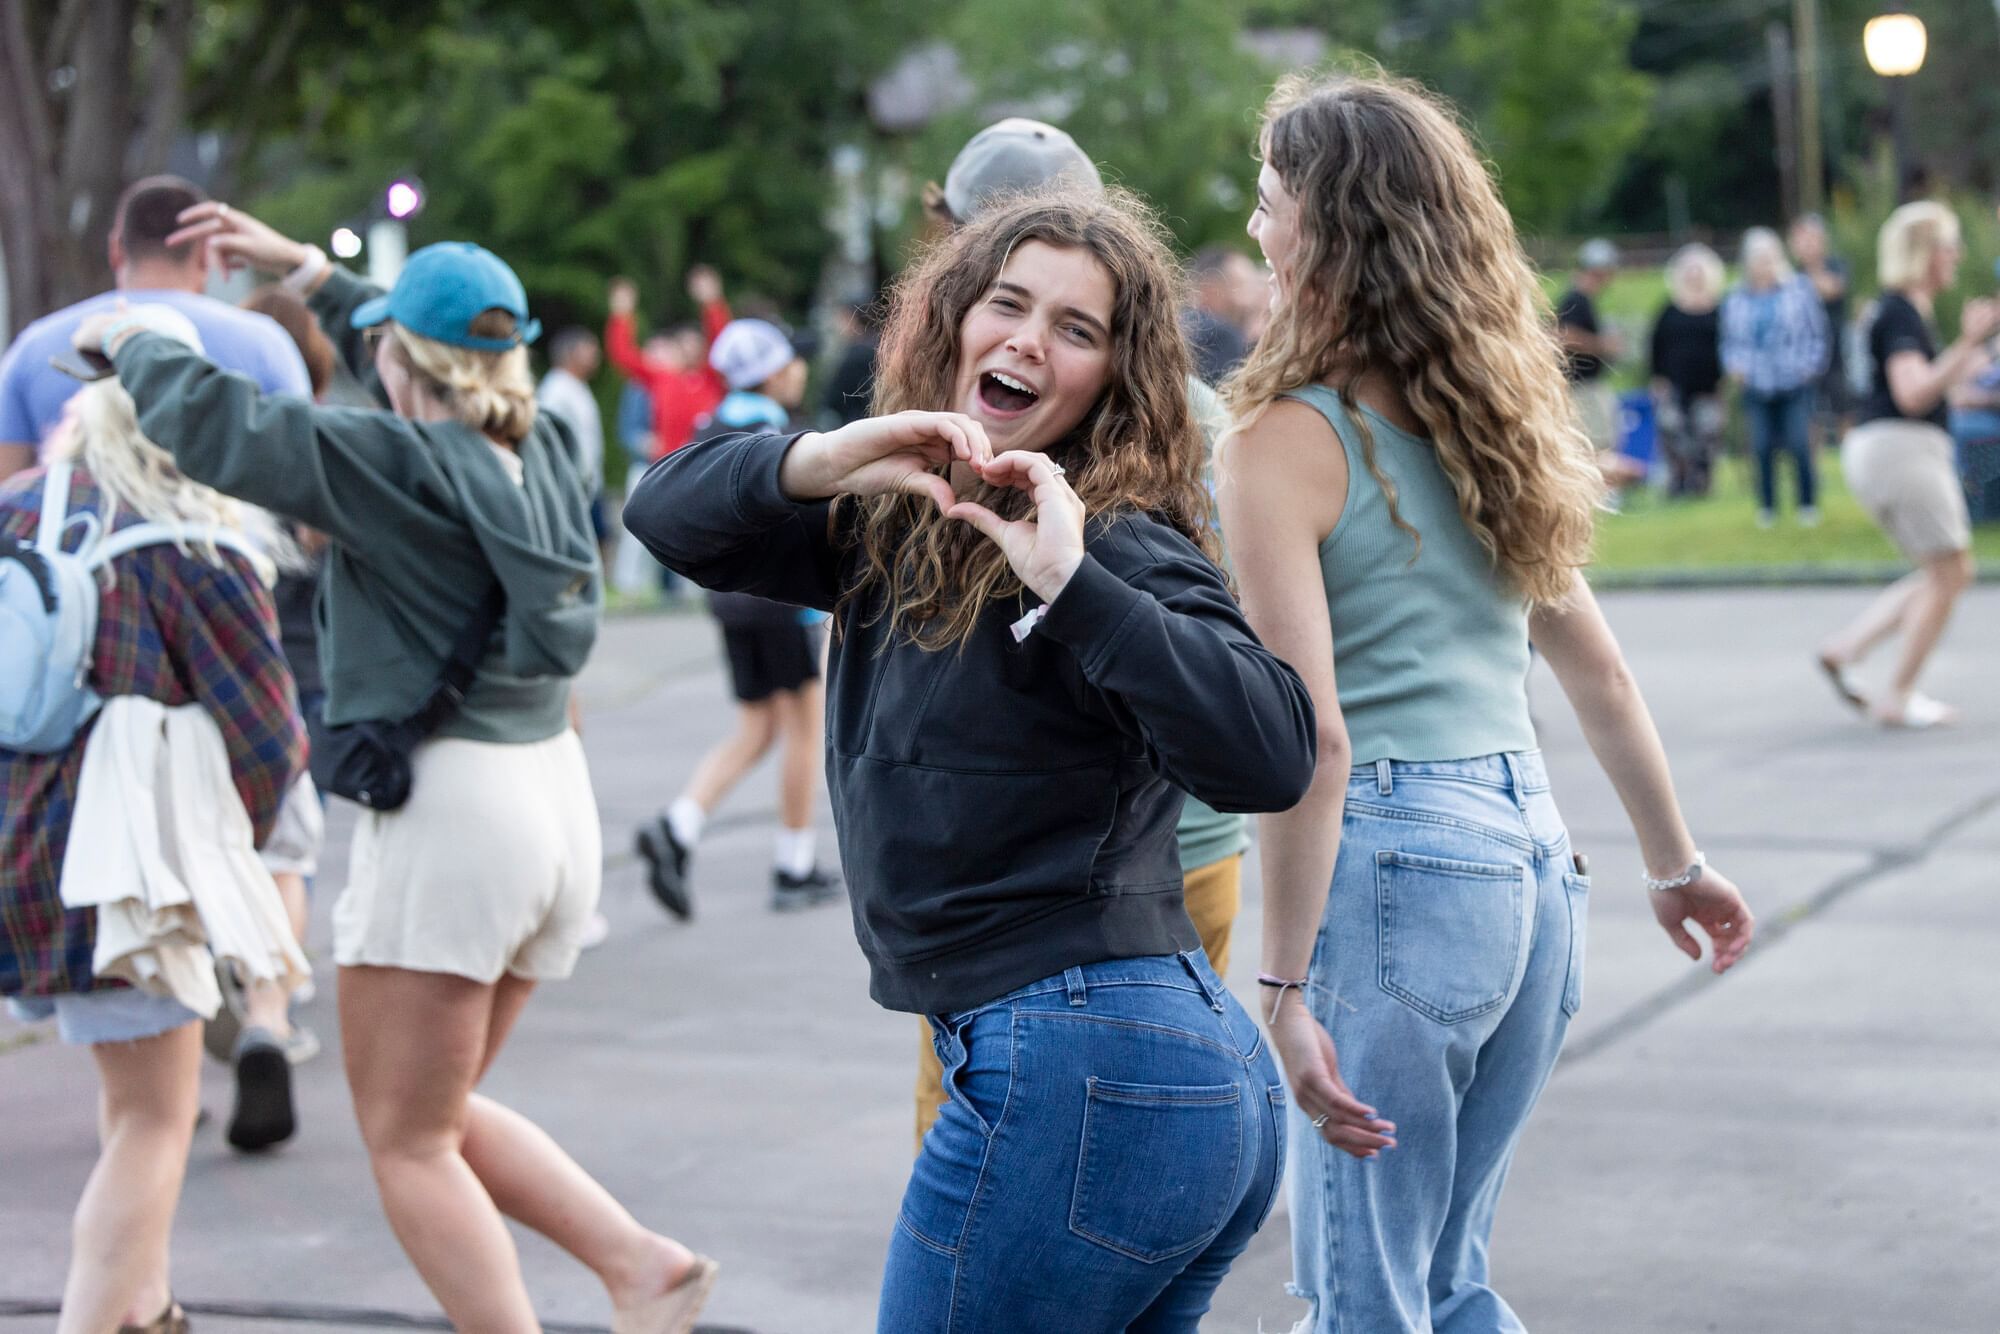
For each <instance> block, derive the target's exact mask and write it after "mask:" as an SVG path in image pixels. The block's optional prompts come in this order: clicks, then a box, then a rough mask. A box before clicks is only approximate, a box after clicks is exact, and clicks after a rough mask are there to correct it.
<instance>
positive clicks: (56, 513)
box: [35, 458, 71, 556]
mask: <svg viewBox="0 0 2000 1334" xmlns="http://www.w3.org/2000/svg"><path fill="white" fill-rule="evenodd" d="M70 471H71V469H70V462H69V460H68V459H67V458H59V459H56V460H55V461H54V462H52V463H50V464H49V470H48V472H47V473H46V474H44V475H43V477H42V517H41V518H40V519H39V520H38V521H37V522H36V525H35V550H37V551H39V552H41V553H42V554H43V555H45V556H53V555H55V554H56V553H57V552H59V551H61V550H62V539H63V524H64V522H65V521H66V520H67V519H68V518H69V478H70Z"/></svg>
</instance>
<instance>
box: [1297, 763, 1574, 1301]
mask: <svg viewBox="0 0 2000 1334" xmlns="http://www.w3.org/2000/svg"><path fill="white" fill-rule="evenodd" d="M1588 889H1589V882H1588V881H1587V880H1586V879H1584V877H1582V876H1580V875H1577V874H1574V873H1573V872H1572V869H1571V859H1570V848H1569V836H1568V835H1567V834H1566V833H1565V832H1564V830H1563V825H1562V818H1561V817H1560V816H1559V815H1558V814H1557V813H1556V807H1555V802H1554V800H1553V799H1552V798H1551V797H1550V795H1549V780H1548V773H1547V771H1546V770H1545V769H1544V768H1543V766H1542V759H1541V755H1540V754H1539V753H1537V752H1526V753H1520V754H1511V755H1488V756H1485V757H1483V758H1480V759H1473V760H1454V761H1449V762H1444V763H1428V764H1405V763H1400V762H1398V763H1390V762H1388V761H1383V762H1382V763H1380V764H1377V765H1374V766H1369V767H1366V768H1363V767H1360V766H1357V767H1356V769H1355V773H1354V777H1353V779H1352V781H1351V782H1350V783H1349V784H1348V789H1347V813H1346V817H1345V820H1344V822H1343V824H1342V826H1341V842H1340V860H1339V862H1338V864H1337V865H1336V866H1335V868H1334V873H1333V892H1332V894H1331V896H1330V897H1329V899H1328V901H1327V906H1326V917H1325V920H1324V921H1323V922H1322V923H1321V926H1320V934H1319V940H1318V942H1317V944H1316V945H1315V947H1314V949H1313V962H1312V979H1313V981H1314V982H1315V983H1316V984H1317V986H1316V987H1315V988H1314V989H1313V990H1311V991H1310V992H1308V995H1307V999H1308V1002H1309V1003H1310V1004H1311V1005H1312V1007H1313V1010H1314V1013H1315V1014H1317V1015H1318V1017H1319V1020H1320V1022H1321V1023H1322V1024H1325V1025H1326V1028H1327V1031H1328V1032H1329V1033H1331V1034H1332V1035H1333V1041H1334V1045H1335V1047H1336V1048H1337V1050H1338V1051H1339V1055H1340V1072H1341V1076H1342V1077H1343V1078H1344V1079H1345V1080H1346V1081H1347V1085H1348V1087H1349V1088H1351V1089H1353V1090H1354V1095H1355V1096H1356V1097H1357V1098H1360V1099H1361V1100H1362V1101H1363V1102H1365V1103H1367V1104H1368V1105H1370V1106H1372V1107H1374V1108H1376V1109H1377V1110H1378V1111H1379V1112H1380V1113H1381V1115H1382V1116H1383V1117H1385V1118H1386V1119H1388V1120H1390V1121H1393V1122H1395V1123H1396V1140H1397V1147H1395V1148H1393V1149H1387V1150H1384V1151H1383V1152H1382V1154H1381V1155H1380V1156H1379V1157H1377V1158H1375V1159H1373V1160H1371V1161H1367V1162H1364V1161H1362V1160H1360V1159H1357V1158H1352V1157H1349V1156H1348V1155H1347V1154H1345V1153H1342V1152H1341V1151H1339V1150H1338V1149H1334V1148H1332V1147H1330V1146H1329V1145H1327V1143H1326V1142H1325V1141H1324V1140H1323V1139H1321V1138H1320V1135H1319V1132H1317V1131H1315V1130H1314V1129H1313V1128H1312V1127H1311V1125H1309V1124H1308V1123H1307V1122H1306V1119H1305V1117H1304V1116H1303V1115H1300V1114H1294V1115H1293V1116H1292V1117H1291V1172H1290V1178H1289V1180H1290V1186H1291V1201H1292V1260H1293V1268H1294V1272H1295V1276H1296V1279H1297V1287H1296V1289H1295V1290H1296V1291H1297V1293H1298V1295H1299V1296H1302V1297H1305V1298H1307V1299H1308V1300H1310V1301H1311V1302H1312V1303H1313V1311H1312V1315H1311V1317H1310V1319H1309V1320H1308V1322H1307V1325H1306V1328H1308V1329H1310V1330H1311V1331H1312V1332H1313V1334H1392V1332H1394V1331H1406V1332H1408V1334H1432V1331H1435V1332H1436V1334H1488V1332H1490V1331H1500V1330H1520V1329H1522V1328H1523V1326H1522V1324H1521V1321H1520V1320H1519V1318H1518V1317H1516V1316H1515V1314H1514V1312H1513V1311H1512V1310H1511V1309H1509V1307H1508V1306H1507V1303H1506V1302H1505V1301H1503V1300H1501V1298H1500V1295H1499V1294H1498V1293H1496V1292H1494V1291H1493V1289H1492V1288H1491V1287H1489V1286H1488V1284H1487V1267H1486V1251H1487V1237H1488V1235H1489V1234H1490V1233H1491V1231H1492V1228H1493V1209H1494V1205H1495V1204H1496V1203H1497V1202H1498V1201H1499V1198H1500V1187H1501V1184H1502V1182H1504V1181H1505V1179H1506V1176H1507V1165H1508V1163H1509V1161H1510V1160H1511V1159H1512V1158H1513V1154H1514V1143H1515V1140H1516V1139H1517V1138H1518V1137H1519V1136H1520V1133H1521V1127H1522V1125H1523V1124H1524V1123H1525V1122H1526V1121H1527V1119H1528V1113H1529V1112H1530V1111H1531V1110H1532V1109H1533V1108H1534V1105H1535V1099H1536V1098H1537V1097H1539V1096H1540V1095H1541V1091H1542V1086H1543V1085H1544V1084H1545V1083H1547V1082H1548V1078H1549V1072H1550V1071H1551V1070H1552V1069H1553V1068H1554V1066H1555V1061H1556V1053H1557V1051H1558V1050H1559V1049H1560V1048H1561V1046H1562V1040H1563V1034H1564V1032H1565V1031H1566V1030H1567V1029H1568V1027H1569V1021H1570V1019H1571V1018H1572V1017H1573V1016H1574V1015H1575V1014H1576V1011H1577V1006H1578V1004H1579V1002H1580V1001H1581V1000H1582V990H1583V940H1584V919H1585V914H1586V911H1587V905H1588V898H1589V893H1588Z"/></svg>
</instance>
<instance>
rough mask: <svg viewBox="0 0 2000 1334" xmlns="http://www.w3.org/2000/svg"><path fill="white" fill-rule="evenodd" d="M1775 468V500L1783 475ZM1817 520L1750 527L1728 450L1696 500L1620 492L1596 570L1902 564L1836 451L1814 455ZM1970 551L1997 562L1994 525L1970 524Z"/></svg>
mask: <svg viewBox="0 0 2000 1334" xmlns="http://www.w3.org/2000/svg"><path fill="white" fill-rule="evenodd" d="M1780 466H1781V471H1780V472H1779V474H1778V486H1779V492H1778V494H1779V497H1780V501H1781V503H1784V504H1788V503H1789V502H1788V501H1786V500H1785V499H1784V498H1785V497H1787V496H1789V494H1790V481H1791V478H1790V474H1789V471H1787V470H1785V469H1784V465H1782V464H1781V465H1780ZM1819 483H1820V497H1819V500H1820V505H1819V508H1820V524H1819V527H1817V528H1801V527H1800V526H1799V524H1798V521H1797V520H1796V519H1795V518H1793V517H1792V515H1791V513H1790V511H1789V510H1786V511H1784V512H1782V513H1781V514H1780V516H1779V519H1778V524H1777V526H1776V527H1775V528H1772V529H1770V530H1769V531H1768V532H1767V531H1763V530H1760V529H1759V528H1758V527H1757V522H1756V516H1757V505H1756V500H1755V498H1754V487H1755V482H1754V475H1753V469H1752V467H1751V465H1750V463H1749V461H1748V460H1746V459H1744V458H1743V457H1742V456H1740V455H1735V454H1732V455H1728V456H1726V457H1725V458H1723V459H1722V460H1721V461H1720V462H1718V464H1717V465H1716V477H1715V490H1714V492H1713V493H1712V494H1711V495H1709V496H1708V497H1707V498H1706V499H1703V500H1666V499H1663V498H1661V497H1660V496H1659V495H1658V494H1657V493H1655V492H1653V491H1652V490H1651V489H1649V488H1645V487H1641V488H1637V489H1635V490H1633V491H1629V492H1627V493H1626V495H1625V497H1624V499H1623V502H1622V508H1621V509H1620V511H1619V512H1618V513H1616V514H1607V515H1604V516H1603V517H1602V518H1601V519H1600V520H1599V521H1598V526H1597V561H1596V563H1595V565H1594V566H1593V567H1592V568H1593V570H1595V571H1601V572H1604V573H1607V574H1612V575H1614V576H1615V575H1618V574H1624V573H1628V572H1632V571H1639V570H1647V571H1655V570H1682V569H1694V570H1700V569H1716V568H1719V567H1741V568H1746V569H1747V568H1753V567H1766V568H1771V569H1773V570H1775V569H1780V568H1785V567H1792V568H1801V567H1824V568H1829V569H1830V568H1834V567H1850V568H1852V567H1868V566H1882V567H1885V568H1886V567H1893V566H1899V565H1901V564H1902V563H1903V561H1902V558H1901V557H1900V556H1899V555H1897V553H1896V549H1895V548H1894V547H1893V546H1891V545H1890V544H1889V540H1888V539H1887V538H1886V537H1884V536H1882V533H1881V530H1880V529H1878V528H1876V527H1875V525H1874V524H1873V523H1872V522H1870V521H1869V518H1868V516H1867V515H1866V514H1864V513H1862V512H1861V507H1860V505H1858V504H1856V503H1855V500H1854V498H1853V497H1852V496H1850V495H1848V494H1847V487H1846V485H1845V484H1844V482H1843V481H1842V479H1841V475H1840V462H1839V459H1838V457H1837V456H1836V455H1833V454H1830V453H1829V454H1824V455H1822V457H1821V459H1820V467H1819ZM1972 531H1973V537H1972V545H1973V550H1974V551H1975V552H1977V553H1978V555H1979V559H1980V563H1981V564H1982V565H1985V566H1987V567H1989V568H1990V567H1992V566H1994V565H1996V564H2000V524H1991V523H1989V524H1984V525H1981V526H1979V527H1976V528H1974V529H1973V530H1972Z"/></svg>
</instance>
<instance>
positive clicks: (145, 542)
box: [84, 523, 276, 583]
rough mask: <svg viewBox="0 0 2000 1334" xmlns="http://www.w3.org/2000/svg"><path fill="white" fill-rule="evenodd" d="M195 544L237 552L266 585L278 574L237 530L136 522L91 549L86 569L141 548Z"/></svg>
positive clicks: (85, 562) (269, 560)
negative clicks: (209, 545) (204, 543)
mask: <svg viewBox="0 0 2000 1334" xmlns="http://www.w3.org/2000/svg"><path fill="white" fill-rule="evenodd" d="M195 542H207V543H209V544H211V545H213V546H215V547H217V548H227V549H228V550H230V551H234V552H235V553H236V554H237V555H239V556H242V557H243V558H244V559H245V560H247V561H249V562H250V565H251V568H252V569H254V570H256V571H257V577H258V578H260V579H263V580H264V581H265V582H266V583H268V582H270V578H271V576H272V575H273V574H275V573H276V567H275V566H273V565H272V563H271V558H270V557H269V556H267V555H265V554H264V553H263V552H262V551H261V550H259V549H258V547H257V544H256V543H254V542H252V541H251V540H250V539H249V538H247V537H245V536H244V535H243V534H242V533H239V532H237V531H236V530H235V529H233V528H221V527H217V526H215V525H213V524H183V523H135V524H133V525H132V526H131V527H130V528H121V529H119V530H118V531H117V532H115V533H112V534H111V535H110V536H108V537H106V538H105V539H104V540H103V541H101V542H99V543H98V544H97V545H96V546H95V547H93V548H92V549H91V552H90V555H89V556H88V557H87V558H86V559H85V561H84V568H86V569H91V570H95V569H98V568H100V567H102V566H105V565H109V564H110V563H111V562H112V561H114V560H117V559H118V558H119V557H120V556H123V555H125V554H126V553H127V552H131V551H137V550H138V549H139V548H141V547H151V546H188V545H190V544H192V543H195Z"/></svg>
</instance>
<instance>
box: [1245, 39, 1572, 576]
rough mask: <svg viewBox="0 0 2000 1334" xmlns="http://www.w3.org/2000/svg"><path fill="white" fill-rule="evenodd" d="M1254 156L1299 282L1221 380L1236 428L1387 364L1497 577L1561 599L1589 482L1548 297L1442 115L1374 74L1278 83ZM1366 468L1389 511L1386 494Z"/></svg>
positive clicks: (1448, 116)
mask: <svg viewBox="0 0 2000 1334" xmlns="http://www.w3.org/2000/svg"><path fill="white" fill-rule="evenodd" d="M1261 147H1262V151H1263V157H1264V160H1265V161H1266V162H1267V163H1269V164H1270V166H1271V169H1272V170H1273V171H1275V172H1276V173H1277V174H1278V178H1279V179H1280V180H1281V181H1283V182H1284V185H1285V189H1286V190H1287V191H1288V192H1290V193H1291V194H1292V195H1293V197H1295V198H1296V199H1297V201H1298V210H1299V250H1298V255H1297V258H1296V260H1295V261H1294V268H1293V273H1294V278H1293V282H1292V284H1291V285H1292V288H1293V290H1292V291H1291V292H1290V293H1289V294H1288V296H1287V299H1286V300H1285V302H1284V303H1283V305H1282V306H1281V307H1280V308H1279V309H1277V310H1275V311H1274V312H1273V313H1272V319H1271V324H1270V327H1269V328H1268V329H1267V330H1266V331H1265V333H1264V337H1263V338H1262V340H1261V341H1260V342H1259V343H1258V345H1257V347H1256V350H1255V351H1254V352H1253V353H1252V354H1251V356H1250V358H1249V359H1248V360H1247V361H1246V362H1245V363H1244V365H1243V366H1242V367H1241V368H1240V369H1239V370H1238V371H1237V372H1236V374H1235V375H1233V376H1232V377H1231V378H1230V380H1229V381H1228V383H1227V384H1225V385H1224V387H1223V395H1224V399H1225V401H1226V402H1227V403H1228V405H1229V408H1230V411H1231V413H1232V415H1234V416H1235V418H1236V419H1237V422H1238V424H1239V426H1240V425H1245V424H1248V423H1249V422H1251V421H1254V420H1255V419H1256V418H1257V417H1258V416H1260V415H1261V414H1262V413H1263V411H1264V410H1265V409H1266V408H1268V407H1269V406H1270V405H1271V404H1272V403H1273V402H1274V401H1276V400H1277V398H1278V397H1279V396H1281V395H1282V394H1284V393H1285V392H1286V391H1288V390H1291V389H1297V388H1299V387H1300V386H1303V385H1307V384H1312V383H1315V382H1322V381H1323V382H1326V383H1328V384H1330V385H1332V386H1333V387H1334V388H1336V389H1337V390H1339V392H1340V395H1341V399H1342V401H1343V402H1345V403H1347V405H1348V406H1349V407H1350V408H1352V407H1353V406H1354V401H1353V389H1354V385H1355V382H1356V381H1357V380H1359V379H1360V378H1361V377H1362V376H1363V375H1366V374H1368V373H1370V372H1379V373H1381V374H1382V375H1384V376H1386V377H1387V378H1388V379H1389V380H1390V381H1391V383H1393V384H1394V385H1395V387H1396V388H1397V390H1398V391H1399V392H1401V393H1402V394H1403V395H1404V396H1405V398H1406V399H1407V400H1408V402H1409V405H1410V410H1411V411H1412V412H1414V413H1415V414H1416V415H1417V417H1418V418H1419V419H1420V420H1421V421H1422V422H1423V424H1424V429H1425V433H1426V434H1427V435H1428V436H1429V438H1430V442H1431V446H1432V448H1433V449H1435V450H1436V452H1437V457H1438V463H1439V464H1440V465H1441V466H1442V467H1443V469H1444V471H1445V475H1446V476H1447V477H1448V478H1449V479H1450V480H1451V485H1452V489H1453V491H1454V492H1455V493H1456V494H1457V497H1458V508H1459V513H1460V514H1461V516H1462V517H1463V518H1464V520H1465V523H1466V526H1467V527H1468V528H1470V529H1471V530H1472V533H1473V535H1474V536H1476V537H1477V538H1478V539H1479V542H1480V545H1482V546H1483V547H1485V548H1486V550H1487V552H1488V553H1489V554H1490V555H1491V556H1492V558H1493V560H1494V563H1495V566H1496V568H1497V570H1498V572H1499V574H1500V576H1501V578H1502V580H1503V581H1504V583H1505V584H1506V585H1507V586H1508V587H1509V588H1511V589H1512V590H1513V591H1515V592H1516V593H1518V594H1519V595H1520V596H1521V597H1523V598H1525V599H1526V600H1527V601H1528V602H1530V603H1531V604H1535V605H1544V604H1549V603H1554V602H1558V601H1560V600H1561V599H1562V598H1563V596H1564V595H1565V594H1566V593H1568V592H1569V590H1570V588H1571V586H1572V581H1573V579H1574V572H1575V571H1576V570H1577V569H1578V568H1579V567H1581V566H1583V565H1585V564H1586V563H1588V561H1589V559H1590V550H1591V539H1592V533H1593V526H1594V511H1595V509H1596V508H1597V507H1598V505H1599V504H1600V503H1601V502H1602V498H1603V483H1602V482H1601V480H1600V479H1599V476H1598V473H1597V470H1596V467H1595V465H1594V463H1593V460H1592V456H1591V449H1590V443H1589V440H1588V439H1587V437H1586V436H1585V435H1584V433H1583V431H1582V429H1581V428H1580V427H1579V426H1578V424H1577V420H1576V413H1575V410H1574V408H1573V407H1572V406H1571V404H1570V399H1569V393H1568V389H1567V386H1566V385H1565V384H1564V381H1563V378H1562V372H1561V361H1560V353H1559V350H1558V346H1557V344H1556V341H1555V336H1554V333H1553V320H1552V319H1551V316H1550V312H1549V305H1548V299H1547V297H1546V296H1545V295H1544V294H1543V292H1542V289H1541V285H1540V284H1539V283H1538V282H1537V281H1536V279H1535V273H1534V269H1533V267H1532V266H1531V265H1530V264H1529V262H1528V259H1527V256H1526V255H1525V254H1524V253H1523V252H1522V250H1521V244H1520V241H1519V239H1518V238H1517V237H1516V236H1515V233H1514V220H1513V218H1512V217H1511V216H1509V214H1508V212H1507V208H1506V205H1504V204H1503V203H1501V201H1500V193H1499V191H1498V190H1497V189H1495V188H1494V184H1493V179H1492V176H1491V175H1490V174H1489V172H1488V170H1487V168H1486V165H1485V163H1484V162H1482V161H1481V160H1480V158H1479V155H1478V154H1477V153H1476V152H1474V151H1473V147H1472V143H1471V141H1470V139H1469V138H1468V137H1467V136H1466V133H1465V131H1464V130H1463V129H1462V128H1460V126H1459V124H1458V122H1457V120H1456V119H1455V118H1454V117H1453V115H1452V113H1451V111H1450V109H1449V108H1448V107H1447V106H1446V105H1445V104H1444V103H1443V102H1442V101H1441V100H1439V99H1437V98H1436V97H1434V96H1433V95H1432V94H1430V93H1429V92H1427V91H1425V90H1424V89H1423V88H1422V87H1420V86H1419V85H1417V84H1414V83H1411V82H1408V81H1406V80H1402V79H1394V78H1389V77H1386V76H1383V75H1380V74H1368V75H1339V76H1335V77H1331V78H1321V79H1314V78H1308V77H1303V76H1294V77H1292V78H1288V79H1286V80H1285V81H1284V82H1283V83H1281V84H1279V85H1278V88H1277V90H1276V91H1275V92H1274V93H1273V94H1272V96H1271V100H1270V102H1269V103H1268V104H1267V105H1266V107H1265V111H1264V131H1263V136H1262V143H1261ZM1354 422H1355V425H1356V426H1357V427H1358V428H1359V430H1360V432H1361V437H1362V446H1363V456H1364V458H1365V459H1366V461H1367V464H1368V468H1369V471H1370V472H1371V473H1372V474H1373V475H1374V476H1375V479H1376V480H1377V482H1378V483H1380V484H1381V485H1382V488H1383V491H1384V493H1385V494H1386V495H1387V497H1388V500H1389V506H1390V515H1391V517H1392V519H1393V520H1394V522H1395V523H1396V525H1397V526H1398V527H1399V528H1402V529H1404V530H1405V531H1406V532H1409V533H1410V534H1411V535H1412V537H1413V538H1414V539H1415V540H1416V542H1417V544H1418V545H1419V547H1420V546H1421V543H1422V535H1421V534H1418V533H1416V531H1415V530H1414V529H1412V528H1411V527H1410V526H1409V524H1408V523H1406V522H1405V521H1404V520H1403V518H1402V516H1401V515H1400V513H1398V512H1397V510H1396V507H1395V506H1396V494H1395V488H1394V487H1393V485H1391V484H1390V483H1389V481H1388V479H1387V478H1386V477H1384V475H1383V474H1382V471H1381V469H1380V467H1379V466H1378V465H1377V464H1376V462H1375V445H1374V437H1373V433H1372V432H1370V431H1369V429H1368V423H1367V421H1366V419H1365V418H1363V417H1362V416H1361V415H1360V414H1358V413H1357V414H1355V417H1354Z"/></svg>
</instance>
